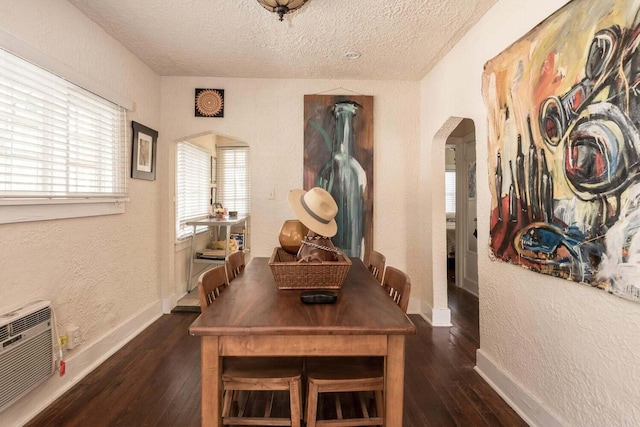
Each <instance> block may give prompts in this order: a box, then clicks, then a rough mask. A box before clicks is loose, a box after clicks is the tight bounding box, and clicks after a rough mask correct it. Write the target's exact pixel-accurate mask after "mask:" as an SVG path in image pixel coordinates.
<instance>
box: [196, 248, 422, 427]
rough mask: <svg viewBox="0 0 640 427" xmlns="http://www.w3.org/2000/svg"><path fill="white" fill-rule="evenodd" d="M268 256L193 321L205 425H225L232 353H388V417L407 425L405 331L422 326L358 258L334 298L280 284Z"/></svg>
mask: <svg viewBox="0 0 640 427" xmlns="http://www.w3.org/2000/svg"><path fill="white" fill-rule="evenodd" d="M268 261H269V259H268V258H262V257H260V258H254V259H253V260H251V262H250V263H249V264H248V265H247V267H246V268H245V270H244V271H243V272H242V273H241V274H240V275H239V276H238V277H236V278H235V279H234V280H233V281H232V282H231V284H230V286H229V287H228V288H227V289H225V290H224V292H222V293H221V294H220V296H219V297H218V298H217V299H216V301H214V303H213V304H212V305H211V306H210V307H209V308H208V309H207V310H205V311H204V312H203V313H202V314H201V315H200V316H199V317H198V318H197V319H196V320H195V321H194V322H193V323H192V324H191V326H190V327H189V333H190V334H191V335H196V336H200V337H201V361H202V364H201V375H202V393H201V399H202V402H201V403H202V425H203V426H216V427H217V426H222V405H221V402H222V391H223V390H222V363H223V358H225V357H230V356H245V357H246V356H252V357H254V356H379V357H384V358H385V364H384V366H385V368H384V369H385V372H384V378H385V385H384V400H385V411H384V419H385V426H387V427H401V426H402V411H403V391H404V359H405V354H404V347H405V336H406V335H408V334H414V333H415V326H414V325H413V323H411V320H409V318H408V317H407V316H406V314H405V313H404V312H403V311H402V310H400V308H399V307H398V306H397V305H396V304H395V303H394V302H393V300H392V299H391V298H390V297H389V295H387V294H386V293H385V292H384V290H383V288H382V287H381V286H380V283H379V282H378V281H376V279H375V278H374V277H373V275H372V274H371V273H370V272H369V270H367V268H366V266H365V265H364V263H363V262H362V261H361V260H360V259H358V258H352V265H351V268H350V269H349V273H348V275H347V277H346V279H345V281H344V283H343V284H342V288H341V289H340V290H339V291H337V292H338V300H337V302H335V303H332V304H304V303H302V302H301V301H300V293H301V292H303V290H278V288H277V286H276V283H275V281H274V279H273V275H272V274H271V270H270V267H269V264H268Z"/></svg>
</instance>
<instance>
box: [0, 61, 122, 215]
mask: <svg viewBox="0 0 640 427" xmlns="http://www.w3.org/2000/svg"><path fill="white" fill-rule="evenodd" d="M125 129H126V110H125V109H124V108H123V107H120V106H118V105H117V104H114V103H112V102H110V101H107V100H105V99H104V98H101V97H99V96H97V95H95V94H93V93H91V92H89V91H87V90H85V89H83V88H81V87H79V86H77V85H75V84H73V83H71V82H69V81H67V80H64V79H62V78H60V77H58V76H56V75H55V74H52V73H50V72H49V71H46V70H44V69H42V68H40V67H38V66H36V65H33V64H31V63H30V62H27V61H25V60H23V59H21V58H19V57H17V56H15V55H13V54H11V53H9V52H7V51H5V50H2V49H0V199H3V200H7V199H12V200H15V199H24V200H25V203H27V199H64V200H69V199H89V200H90V199H98V200H103V199H105V198H114V197H115V198H123V197H125V196H126V194H125V193H126V169H127V168H126V154H125V146H126V143H125V137H126V136H125V132H126V131H125Z"/></svg>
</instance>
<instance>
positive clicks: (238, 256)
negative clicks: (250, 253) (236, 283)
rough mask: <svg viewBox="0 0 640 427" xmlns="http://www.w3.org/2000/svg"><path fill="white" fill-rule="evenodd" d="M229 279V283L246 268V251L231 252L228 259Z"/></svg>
mask: <svg viewBox="0 0 640 427" xmlns="http://www.w3.org/2000/svg"><path fill="white" fill-rule="evenodd" d="M226 266H227V280H228V281H229V284H230V283H231V281H232V280H233V279H235V278H236V277H237V276H238V274H240V272H241V271H242V270H244V252H242V251H235V252H232V253H230V254H229V256H228V257H227V261H226Z"/></svg>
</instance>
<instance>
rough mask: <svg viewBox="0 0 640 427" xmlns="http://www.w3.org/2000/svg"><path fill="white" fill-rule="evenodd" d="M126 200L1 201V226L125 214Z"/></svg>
mask: <svg viewBox="0 0 640 427" xmlns="http://www.w3.org/2000/svg"><path fill="white" fill-rule="evenodd" d="M128 201H129V199H126V198H113V199H100V200H95V199H94V200H47V201H42V200H0V224H11V223H15V222H31V221H48V220H52V219H65V218H82V217H88V216H102V215H116V214H122V213H124V207H125V202H128Z"/></svg>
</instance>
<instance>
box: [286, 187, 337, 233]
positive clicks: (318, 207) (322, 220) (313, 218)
mask: <svg viewBox="0 0 640 427" xmlns="http://www.w3.org/2000/svg"><path fill="white" fill-rule="evenodd" d="M288 201H289V206H290V207H291V209H292V210H293V213H295V214H296V217H297V218H298V219H299V220H300V222H301V223H303V224H304V225H305V226H306V227H307V228H308V229H309V230H311V231H313V232H314V233H316V234H319V235H321V236H325V237H333V236H335V235H336V233H337V232H338V225H337V224H336V221H335V219H334V218H335V216H336V214H337V213H338V205H337V204H336V202H335V200H333V197H331V194H329V193H328V192H327V191H326V190H323V189H322V188H320V187H314V188H312V189H311V190H309V191H305V190H291V191H289V196H288Z"/></svg>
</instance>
